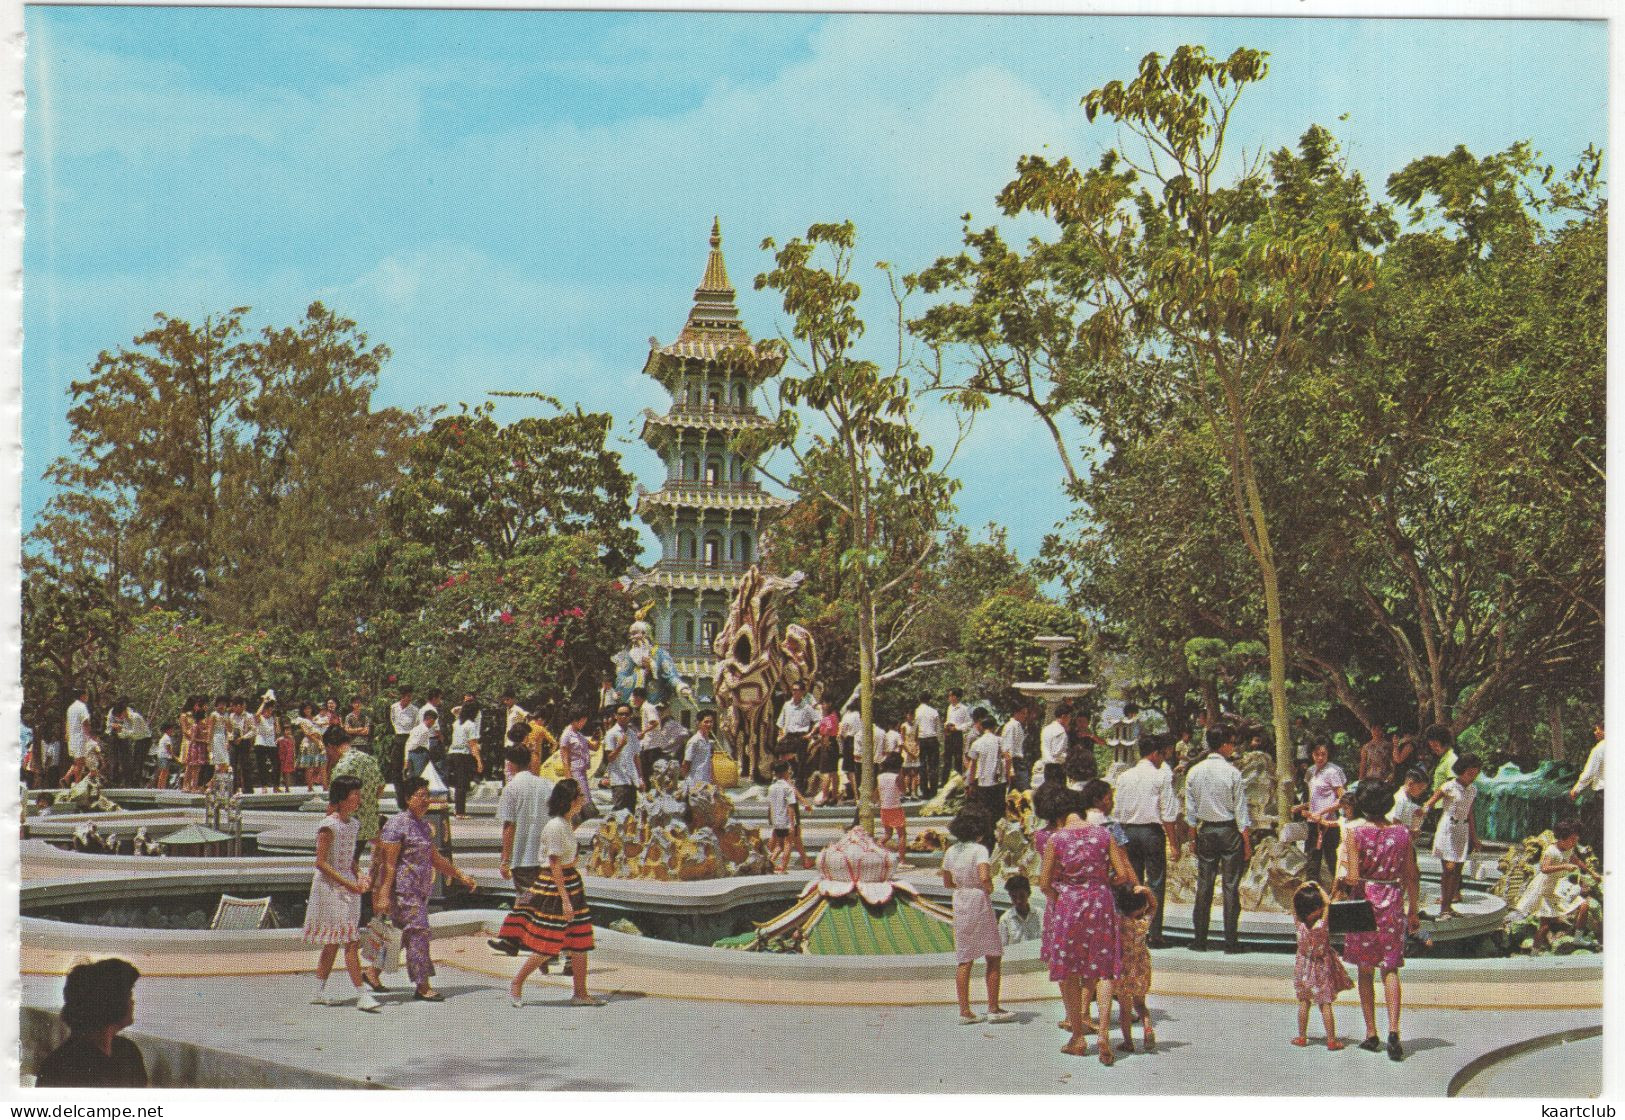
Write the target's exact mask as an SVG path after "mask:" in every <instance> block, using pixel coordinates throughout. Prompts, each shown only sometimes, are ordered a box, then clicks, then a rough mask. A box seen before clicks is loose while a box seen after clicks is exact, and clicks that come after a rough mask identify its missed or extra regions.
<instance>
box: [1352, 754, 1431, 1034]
mask: <svg viewBox="0 0 1625 1120" xmlns="http://www.w3.org/2000/svg"><path fill="white" fill-rule="evenodd" d="M1393 799H1394V795H1393V791H1392V790H1390V789H1389V788H1388V787H1387V786H1386V785H1384V784H1383V783H1381V782H1378V781H1373V780H1371V779H1366V780H1364V781H1361V782H1359V783H1357V784H1356V785H1355V787H1354V793H1353V803H1354V815H1355V816H1356V817H1357V818H1359V820H1360V822H1361V824H1360V826H1359V827H1356V828H1349V829H1345V830H1344V832H1343V843H1342V846H1341V848H1340V849H1339V852H1338V866H1337V881H1338V884H1339V887H1340V888H1341V889H1342V890H1343V891H1344V893H1346V894H1347V895H1348V896H1349V897H1350V898H1354V899H1364V900H1365V901H1366V902H1368V903H1370V904H1371V910H1372V917H1373V918H1374V923H1373V924H1374V925H1375V926H1376V928H1375V929H1374V930H1371V931H1369V932H1350V933H1349V934H1348V936H1347V937H1346V938H1345V939H1344V942H1343V959H1344V960H1345V961H1347V962H1348V963H1349V964H1352V965H1354V966H1355V967H1356V968H1357V969H1358V970H1359V980H1358V987H1359V989H1360V1011H1361V1013H1362V1014H1363V1015H1364V1016H1365V1034H1366V1037H1365V1041H1364V1042H1362V1043H1360V1049H1362V1050H1370V1051H1373V1052H1375V1051H1380V1050H1382V1049H1383V1048H1384V1047H1383V1044H1382V1042H1381V1041H1380V1040H1379V1039H1378V1037H1377V1007H1376V1003H1377V1000H1376V984H1375V974H1376V972H1377V970H1379V969H1380V970H1381V971H1382V986H1383V991H1384V994H1385V995H1386V997H1387V1005H1388V1045H1387V1051H1388V1057H1389V1058H1391V1059H1393V1060H1394V1061H1396V1062H1398V1061H1403V1060H1404V1057H1405V1051H1404V1049H1403V1047H1401V1046H1400V1043H1399V1014H1400V1006H1401V994H1402V993H1401V989H1400V983H1399V969H1400V967H1401V966H1402V965H1404V963H1405V940H1406V936H1407V934H1413V933H1416V932H1417V931H1418V930H1419V929H1420V928H1421V924H1422V923H1421V913H1420V910H1419V906H1420V891H1419V884H1418V880H1417V871H1416V859H1415V856H1414V854H1413V853H1412V851H1411V833H1410V830H1409V829H1408V828H1406V827H1405V826H1404V825H1402V824H1391V823H1389V821H1388V819H1387V818H1388V810H1389V808H1390V807H1391V806H1392V805H1393ZM1334 932H1335V927H1334Z"/></svg>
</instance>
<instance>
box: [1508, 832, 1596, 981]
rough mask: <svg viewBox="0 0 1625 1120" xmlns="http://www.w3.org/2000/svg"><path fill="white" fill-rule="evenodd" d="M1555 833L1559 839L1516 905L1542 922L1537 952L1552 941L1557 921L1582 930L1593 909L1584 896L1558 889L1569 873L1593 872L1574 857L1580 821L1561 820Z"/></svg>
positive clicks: (1545, 854) (1542, 857)
mask: <svg viewBox="0 0 1625 1120" xmlns="http://www.w3.org/2000/svg"><path fill="white" fill-rule="evenodd" d="M1552 835H1553V836H1555V837H1556V840H1555V841H1554V842H1553V843H1551V844H1548V845H1546V850H1545V851H1544V852H1542V853H1541V855H1540V867H1539V868H1538V869H1537V870H1536V872H1535V877H1534V878H1533V879H1530V880H1529V885H1528V886H1527V887H1525V888H1524V890H1523V894H1521V895H1519V896H1518V904H1517V905H1516V906H1514V907H1513V909H1514V910H1516V911H1517V912H1518V913H1520V914H1522V915H1523V916H1524V917H1526V918H1535V919H1537V920H1538V922H1539V923H1540V924H1539V925H1538V926H1537V927H1536V930H1535V946H1534V947H1535V951H1536V952H1539V951H1540V950H1542V949H1544V948H1546V947H1547V946H1548V945H1550V944H1551V938H1552V926H1553V925H1554V924H1556V923H1558V922H1562V923H1564V924H1566V925H1570V926H1573V927H1574V928H1576V929H1578V928H1579V926H1580V923H1581V922H1583V921H1585V917H1586V913H1587V911H1588V909H1589V904H1588V903H1587V902H1586V900H1585V897H1584V896H1583V895H1581V894H1579V893H1578V892H1574V893H1572V894H1569V893H1566V892H1559V890H1558V887H1559V885H1560V884H1561V883H1562V882H1563V881H1564V880H1565V879H1566V878H1567V877H1568V876H1569V875H1571V874H1574V873H1575V872H1579V873H1580V874H1582V875H1589V874H1590V872H1588V871H1587V870H1586V869H1585V868H1584V867H1583V866H1581V865H1580V863H1579V862H1578V861H1576V860H1574V859H1571V858H1570V855H1571V853H1572V852H1573V851H1574V848H1575V845H1576V844H1578V843H1579V842H1580V822H1579V821H1577V820H1572V819H1571V820H1561V821H1558V822H1557V827H1555V828H1553V829H1552Z"/></svg>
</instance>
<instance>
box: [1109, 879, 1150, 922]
mask: <svg viewBox="0 0 1625 1120" xmlns="http://www.w3.org/2000/svg"><path fill="white" fill-rule="evenodd" d="M1156 901H1157V900H1156V898H1155V896H1153V897H1149V898H1148V897H1146V895H1145V894H1144V893H1142V892H1141V890H1140V888H1139V887H1138V886H1137V885H1136V884H1134V883H1121V884H1119V885H1118V886H1115V887H1113V888H1112V902H1113V903H1115V904H1116V906H1117V912H1118V913H1119V914H1121V915H1123V916H1124V917H1125V918H1132V917H1133V916H1134V915H1136V914H1139V913H1142V912H1143V911H1144V910H1145V908H1146V907H1147V906H1150V905H1151V904H1152V903H1154V902H1156Z"/></svg>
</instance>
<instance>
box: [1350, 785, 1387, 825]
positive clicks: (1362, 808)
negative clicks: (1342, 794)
mask: <svg viewBox="0 0 1625 1120" xmlns="http://www.w3.org/2000/svg"><path fill="white" fill-rule="evenodd" d="M1349 800H1350V802H1351V803H1352V804H1353V805H1354V815H1355V816H1357V817H1359V818H1360V819H1361V820H1363V821H1378V822H1380V821H1382V820H1384V819H1385V818H1386V817H1387V816H1388V810H1390V809H1392V808H1393V807H1394V791H1393V790H1391V789H1389V788H1388V783H1386V782H1379V781H1377V780H1376V779H1375V778H1364V779H1362V780H1360V781H1358V782H1355V783H1354V789H1353V790H1351V791H1350V795H1349Z"/></svg>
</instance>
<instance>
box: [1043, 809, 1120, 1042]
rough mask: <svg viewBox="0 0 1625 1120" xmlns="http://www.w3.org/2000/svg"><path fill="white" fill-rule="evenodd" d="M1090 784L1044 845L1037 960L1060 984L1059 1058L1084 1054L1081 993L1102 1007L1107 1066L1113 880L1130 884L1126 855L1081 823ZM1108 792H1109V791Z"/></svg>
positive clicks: (1115, 970) (1114, 956)
mask: <svg viewBox="0 0 1625 1120" xmlns="http://www.w3.org/2000/svg"><path fill="white" fill-rule="evenodd" d="M1097 785H1099V786H1105V783H1104V782H1099V781H1095V782H1090V783H1089V784H1088V785H1086V786H1085V787H1084V789H1083V792H1082V793H1081V794H1077V795H1075V799H1074V800H1072V801H1070V802H1069V803H1068V805H1069V811H1068V812H1067V813H1066V814H1065V815H1064V816H1063V818H1062V820H1061V822H1060V827H1059V828H1057V829H1056V830H1055V831H1054V832H1052V833H1051V834H1050V836H1049V837H1048V840H1047V842H1046V843H1045V846H1044V869H1043V871H1042V872H1041V873H1040V874H1039V877H1038V885H1039V889H1041V890H1042V891H1043V892H1044V897H1045V898H1047V899H1048V900H1049V905H1048V906H1046V907H1045V908H1044V940H1043V947H1042V949H1041V950H1040V952H1039V959H1041V960H1042V961H1044V962H1045V963H1046V964H1048V965H1049V976H1050V979H1051V980H1054V981H1056V982H1057V983H1058V984H1059V985H1060V987H1061V1001H1062V1003H1063V1004H1064V1005H1065V1007H1066V1018H1067V1022H1068V1023H1070V1024H1071V1026H1072V1036H1071V1038H1070V1040H1069V1041H1068V1042H1067V1044H1066V1045H1065V1046H1063V1047H1062V1048H1061V1053H1063V1054H1073V1055H1081V1054H1084V1053H1085V1052H1086V1051H1087V1045H1086V1040H1085V1038H1084V1032H1083V1030H1082V1026H1083V996H1084V992H1085V990H1088V992H1089V993H1090V994H1091V995H1092V996H1093V997H1095V998H1097V999H1098V1000H1099V1004H1100V1024H1099V1029H1100V1047H1099V1049H1100V1061H1101V1064H1102V1065H1108V1066H1109V1065H1111V1064H1112V1046H1111V1038H1110V1031H1111V1006H1112V984H1113V982H1114V981H1116V980H1117V979H1118V977H1120V976H1121V975H1122V972H1123V961H1122V948H1121V944H1120V942H1119V938H1118V929H1117V905H1116V902H1115V901H1114V899H1113V898H1112V882H1113V880H1114V879H1115V880H1117V881H1119V882H1133V881H1134V871H1133V869H1132V868H1131V867H1130V866H1129V862H1128V857H1127V856H1126V855H1124V854H1123V850H1122V849H1121V848H1119V847H1118V846H1117V842H1116V841H1114V840H1113V839H1112V836H1111V833H1110V832H1108V831H1106V829H1105V828H1104V827H1102V826H1100V825H1091V824H1087V823H1085V820H1084V814H1085V813H1086V812H1087V806H1088V802H1089V800H1091V798H1090V792H1091V788H1092V787H1094V786H1097ZM1107 788H1108V789H1109V787H1107Z"/></svg>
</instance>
